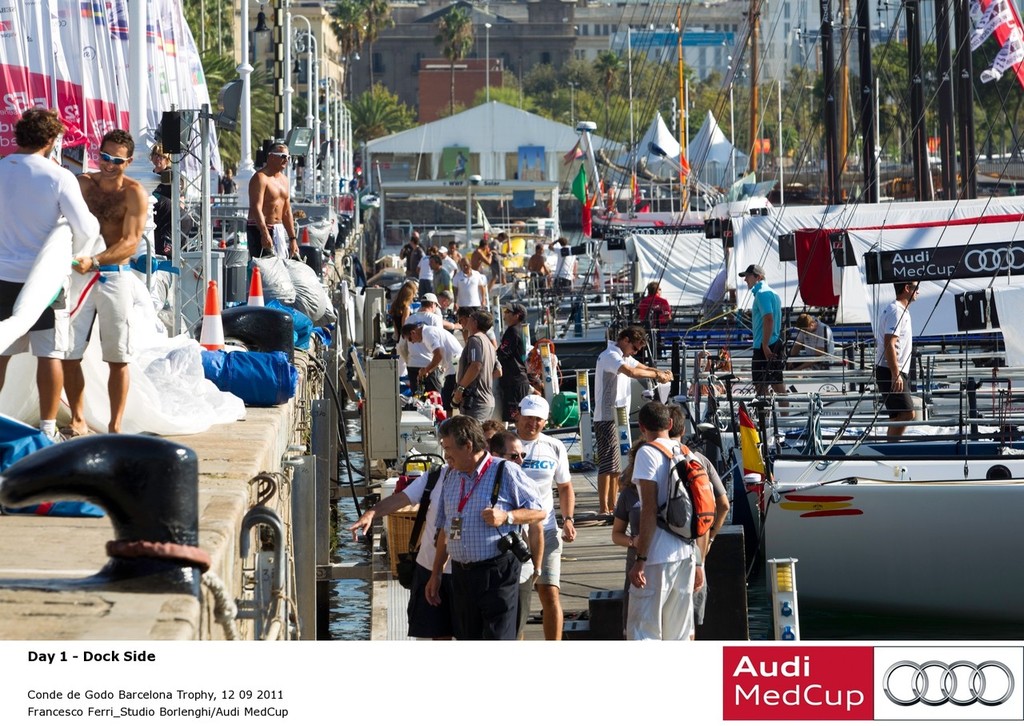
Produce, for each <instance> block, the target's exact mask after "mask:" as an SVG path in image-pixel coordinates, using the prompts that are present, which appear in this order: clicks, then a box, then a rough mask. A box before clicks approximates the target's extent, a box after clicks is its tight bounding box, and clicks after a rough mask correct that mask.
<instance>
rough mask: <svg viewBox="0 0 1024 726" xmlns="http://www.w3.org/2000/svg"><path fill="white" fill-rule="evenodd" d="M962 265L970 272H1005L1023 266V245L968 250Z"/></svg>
mask: <svg viewBox="0 0 1024 726" xmlns="http://www.w3.org/2000/svg"><path fill="white" fill-rule="evenodd" d="M964 267H966V268H967V269H968V270H969V271H970V272H1005V271H1006V270H1007V269H1009V270H1019V269H1022V268H1024V247H1002V248H999V249H981V250H969V251H968V252H967V254H966V255H964Z"/></svg>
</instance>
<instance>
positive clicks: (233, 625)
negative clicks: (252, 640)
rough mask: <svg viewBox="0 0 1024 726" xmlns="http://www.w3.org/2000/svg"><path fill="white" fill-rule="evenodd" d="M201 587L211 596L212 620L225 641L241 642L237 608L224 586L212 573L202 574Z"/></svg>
mask: <svg viewBox="0 0 1024 726" xmlns="http://www.w3.org/2000/svg"><path fill="white" fill-rule="evenodd" d="M202 582H203V585H205V586H206V588H207V589H208V590H209V591H210V594H211V595H213V619H214V620H215V621H216V622H217V623H218V624H219V625H220V626H221V628H223V629H224V638H225V639H226V640H241V639H242V638H241V636H240V635H239V633H238V622H237V620H238V606H237V605H236V604H235V600H234V598H232V597H231V595H230V593H228V591H227V587H226V586H225V585H224V581H223V580H221V579H220V578H219V577H217V575H215V574H213V573H212V572H205V573H203V580H202Z"/></svg>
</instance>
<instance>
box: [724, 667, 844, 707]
mask: <svg viewBox="0 0 1024 726" xmlns="http://www.w3.org/2000/svg"><path fill="white" fill-rule="evenodd" d="M741 675H746V676H754V677H760V678H780V677H781V678H811V677H812V675H811V663H810V658H809V657H808V656H803V657H802V658H800V657H796V658H793V659H791V660H787V661H782V662H778V661H771V662H767V663H766V662H765V661H761V662H759V663H758V664H757V665H755V664H754V662H753V660H752V659H751V658H750V656H743V657H742V658H740V661H739V663H737V665H736V669H735V670H734V671H733V678H737V677H739V676H741ZM734 697H735V703H736V704H737V705H739V704H743V703H748V704H751V705H753V706H830V707H841V708H843V709H844V710H846V711H850V710H853V709H855V708H857V707H858V706H861V705H863V704H864V692H863V691H861V690H858V689H855V688H851V689H841V688H826V687H825V686H824V685H822V684H820V683H809V684H807V683H800V684H795V685H793V686H792V687H791V688H781V689H780V688H768V687H765V686H762V685H761V684H760V683H755V684H754V685H752V686H750V687H749V688H746V689H744V687H743V686H742V685H740V684H738V683H737V684H736V685H735V691H734Z"/></svg>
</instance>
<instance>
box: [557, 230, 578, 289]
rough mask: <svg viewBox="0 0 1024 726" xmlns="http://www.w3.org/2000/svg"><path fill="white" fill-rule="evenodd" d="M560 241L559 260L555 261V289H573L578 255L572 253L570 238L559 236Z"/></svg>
mask: <svg viewBox="0 0 1024 726" xmlns="http://www.w3.org/2000/svg"><path fill="white" fill-rule="evenodd" d="M558 243H559V244H560V245H561V248H560V250H559V255H558V260H557V261H556V262H555V273H554V277H555V290H562V291H566V290H572V288H573V283H574V282H575V281H576V256H575V255H573V254H572V248H571V247H569V240H568V239H566V238H565V237H559V238H558Z"/></svg>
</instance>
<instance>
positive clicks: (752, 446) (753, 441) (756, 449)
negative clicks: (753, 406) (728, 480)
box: [740, 403, 768, 514]
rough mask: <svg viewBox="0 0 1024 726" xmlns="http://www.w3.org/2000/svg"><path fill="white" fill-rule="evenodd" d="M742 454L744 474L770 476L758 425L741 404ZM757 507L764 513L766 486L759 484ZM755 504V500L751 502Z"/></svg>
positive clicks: (750, 490)
mask: <svg viewBox="0 0 1024 726" xmlns="http://www.w3.org/2000/svg"><path fill="white" fill-rule="evenodd" d="M740 456H741V457H742V459H743V474H744V476H745V475H747V474H760V475H761V480H762V481H764V480H765V479H767V478H768V476H767V471H768V468H767V467H766V466H765V465H764V457H762V456H761V436H760V434H758V433H757V427H756V426H755V425H754V421H753V419H751V418H750V415H749V414H747V408H746V406H744V405H743V404H742V403H741V404H740ZM746 489H747V494H751V493H752V491H753V489H754V488H753V487H750V488H746ZM756 490H757V508H758V511H760V512H761V513H762V514H763V513H764V510H765V498H764V487H763V486H758V487H756ZM751 506H753V502H751Z"/></svg>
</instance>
